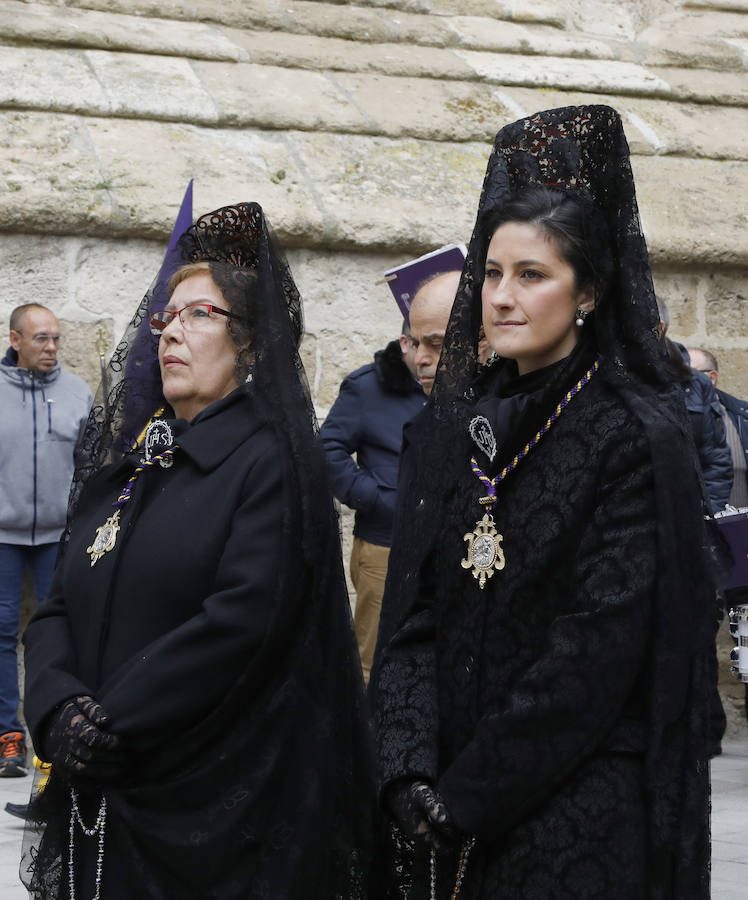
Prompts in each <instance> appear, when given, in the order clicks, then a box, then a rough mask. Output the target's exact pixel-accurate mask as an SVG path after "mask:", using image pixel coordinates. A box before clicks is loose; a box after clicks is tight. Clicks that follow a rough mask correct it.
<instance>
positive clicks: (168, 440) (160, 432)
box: [143, 419, 174, 469]
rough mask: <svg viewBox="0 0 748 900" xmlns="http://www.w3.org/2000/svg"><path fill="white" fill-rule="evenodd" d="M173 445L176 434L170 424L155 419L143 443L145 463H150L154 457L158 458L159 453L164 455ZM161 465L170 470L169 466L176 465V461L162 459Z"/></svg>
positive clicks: (167, 458) (149, 426) (168, 457)
mask: <svg viewBox="0 0 748 900" xmlns="http://www.w3.org/2000/svg"><path fill="white" fill-rule="evenodd" d="M173 443H174V434H173V433H172V430H171V426H170V425H169V424H168V422H164V420H163V419H154V420H153V421H152V422H151V423H150V424H149V425H148V428H147V429H146V432H145V440H144V441H143V448H144V450H145V458H144V460H143V461H144V462H148V461H149V460H150V459H151V458H152V457H154V456H158V454H159V453H163V452H164V450H166V449H168V448H169V447H171V445H172V444H173ZM159 464H160V466H161V468H162V469H168V468H169V466H172V465H174V460H173V459H172V458H171V457H170V456H167V457H166V458H164V459H160V460H159Z"/></svg>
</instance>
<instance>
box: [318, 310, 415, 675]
mask: <svg viewBox="0 0 748 900" xmlns="http://www.w3.org/2000/svg"><path fill="white" fill-rule="evenodd" d="M415 375H416V365H415V350H414V347H413V342H412V339H411V336H410V331H409V329H408V326H407V324H406V323H405V321H403V331H402V334H401V335H400V340H399V341H391V342H390V343H389V344H387V346H386V347H385V349H384V350H378V351H377V352H376V353H375V354H374V362H373V363H370V364H369V365H367V366H363V367H362V368H360V369H357V370H356V371H355V372H352V373H351V374H350V375H348V376H347V378H345V379H344V381H343V383H342V384H341V386H340V393H339V394H338V398H337V400H336V401H335V403H334V404H333V407H332V409H331V410H330V413H329V414H328V416H327V418H326V419H325V423H324V425H323V426H322V429H321V433H322V441H323V443H324V445H325V450H326V452H327V460H328V464H329V470H330V475H331V481H332V489H333V493H334V494H335V496H336V497H337V498H338V500H340V501H341V503H345V505H346V506H350V507H351V508H352V509H354V510H355V511H356V519H355V526H354V530H353V534H354V538H353V551H352V553H351V580H352V581H353V585H354V587H355V588H356V611H355V616H354V625H355V629H356V638H357V640H358V646H359V652H360V654H361V665H362V667H363V671H364V678H365V679H366V681H367V682H368V679H369V670H370V668H371V661H372V657H373V655H374V645H375V644H376V640H377V629H378V627H379V611H380V608H381V603H382V593H383V591H384V580H385V577H386V575H387V561H388V558H389V553H390V550H389V548H390V543H391V541H392V520H393V517H394V515H395V495H396V492H397V474H398V466H399V459H400V448H401V444H402V431H403V425H404V424H405V423H406V422H407V421H408V420H409V419H411V418H412V417H413V416H414V415H415V414H416V413H417V412H418V411H419V410H420V409H421V408H422V407H423V404H424V403H425V402H426V398H425V395H424V392H423V389H422V388H421V385H420V384H419V382H418V381H417V380H416V377H415ZM353 454H355V455H356V459H355V460H354V459H353Z"/></svg>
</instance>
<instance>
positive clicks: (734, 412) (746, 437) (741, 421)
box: [717, 390, 748, 477]
mask: <svg viewBox="0 0 748 900" xmlns="http://www.w3.org/2000/svg"><path fill="white" fill-rule="evenodd" d="M717 397H718V398H719V402H720V403H721V404H722V406H724V408H725V409H726V410H727V415H728V416H729V417H730V418H731V419H732V423H733V425H734V426H735V429H736V431H737V432H738V436H739V437H740V443H741V444H742V445H743V452H744V454H745V462H746V472H747V473H748V402H746V401H745V400H740V399H738V398H737V397H733V396H732V394H726V393H725V392H724V391H719V390H718V391H717ZM746 477H748V474H747V475H746Z"/></svg>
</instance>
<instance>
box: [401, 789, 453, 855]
mask: <svg viewBox="0 0 748 900" xmlns="http://www.w3.org/2000/svg"><path fill="white" fill-rule="evenodd" d="M384 800H385V804H386V805H387V807H388V808H389V810H390V812H391V813H392V816H393V818H394V819H395V821H396V823H397V825H398V826H399V828H400V830H401V831H403V832H404V833H405V834H406V835H407V836H408V837H411V838H421V839H423V840H424V841H425V842H426V843H427V844H429V845H430V846H433V847H437V848H440V847H445V846H448V845H450V844H453V843H454V842H455V841H456V840H457V838H458V832H457V828H456V827H455V824H454V822H453V821H452V818H451V816H450V815H449V810H448V809H447V807H446V806H445V804H444V801H443V800H442V798H441V797H440V796H439V794H437V792H436V791H435V790H434V789H433V788H432V787H431V786H430V785H428V784H426V782H425V781H407V780H405V779H400V780H398V781H393V782H392V784H390V785H388V786H387V787H386V788H385V791H384Z"/></svg>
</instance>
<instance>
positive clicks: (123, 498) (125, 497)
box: [112, 446, 177, 508]
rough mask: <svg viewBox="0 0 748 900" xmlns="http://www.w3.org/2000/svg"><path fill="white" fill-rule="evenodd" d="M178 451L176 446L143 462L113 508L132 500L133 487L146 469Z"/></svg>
mask: <svg viewBox="0 0 748 900" xmlns="http://www.w3.org/2000/svg"><path fill="white" fill-rule="evenodd" d="M176 449H177V447H176V446H174V447H169V449H168V450H164V452H163V453H159V454H158V456H152V457H151V458H150V459H146V460H143V462H142V463H141V464H140V465H139V466H137V467H136V468H135V471H134V472H133V473H132V475H131V476H130V478H129V479H128V482H127V484H126V485H125V486H124V488H123V489H122V493H121V494H120V495H119V497H117V499H116V500H115V501H114V503H113V504H112V506H114V507H115V508H116V507H119V506H124V505H125V503H127V501H128V500H129V499H130V495H131V493H132V489H133V485H134V484H135V482H136V481H137V480H138V475H140V473H141V472H143V471H144V470H145V469H148V468H149V467H150V466H155V465H156V463H158V462H161V460H162V459H168V458H169V457H171V456H173V455H174V451H175V450H176Z"/></svg>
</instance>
